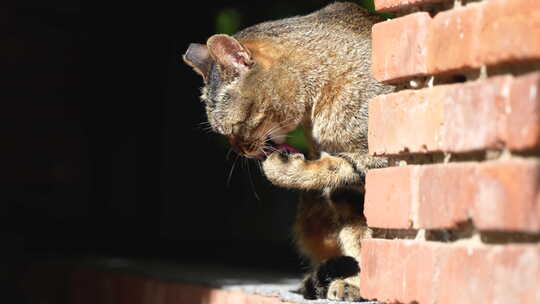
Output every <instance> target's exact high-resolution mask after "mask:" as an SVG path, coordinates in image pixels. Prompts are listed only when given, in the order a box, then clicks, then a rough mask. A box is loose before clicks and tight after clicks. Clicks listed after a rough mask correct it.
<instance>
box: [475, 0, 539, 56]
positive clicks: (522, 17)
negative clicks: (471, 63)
mask: <svg viewBox="0 0 540 304" xmlns="http://www.w3.org/2000/svg"><path fill="white" fill-rule="evenodd" d="M482 7H483V14H482V17H481V18H479V20H480V26H479V27H478V28H477V32H476V35H477V39H478V44H477V45H476V52H475V54H476V60H475V61H476V62H482V63H484V64H487V65H493V64H498V63H505V62H515V61H526V60H530V59H540V1H538V0H512V1H506V0H493V1H484V2H482ZM475 30H476V29H475Z"/></svg>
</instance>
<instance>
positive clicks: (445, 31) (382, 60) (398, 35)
mask: <svg viewBox="0 0 540 304" xmlns="http://www.w3.org/2000/svg"><path fill="white" fill-rule="evenodd" d="M391 2H393V1H391ZM538 60H540V1H536V0H512V1H507V0H490V1H482V2H478V3H471V4H468V5H466V6H463V7H458V8H455V9H452V10H448V11H444V12H441V13H439V14H437V15H436V16H435V17H434V18H430V17H429V15H427V14H426V13H415V14H412V15H407V16H404V17H400V18H396V19H393V20H390V21H385V22H381V23H378V24H376V25H375V26H373V63H372V65H373V67H372V69H373V75H374V76H375V78H377V79H378V80H380V81H384V82H388V83H392V82H399V81H403V80H407V79H409V78H412V77H415V76H418V75H439V74H446V73H450V72H457V71H466V70H470V69H477V68H480V67H481V66H483V65H487V66H496V65H501V64H509V63H523V62H533V61H538Z"/></svg>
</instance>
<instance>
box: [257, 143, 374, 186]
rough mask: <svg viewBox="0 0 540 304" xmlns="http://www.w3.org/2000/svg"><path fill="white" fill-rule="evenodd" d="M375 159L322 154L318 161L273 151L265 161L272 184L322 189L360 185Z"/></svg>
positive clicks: (346, 154) (354, 154)
mask: <svg viewBox="0 0 540 304" xmlns="http://www.w3.org/2000/svg"><path fill="white" fill-rule="evenodd" d="M376 161H377V160H376V159H375V158H373V157H371V156H369V155H361V154H356V153H341V154H336V155H330V154H328V153H324V152H323V153H321V157H320V158H319V159H317V160H306V159H305V158H304V156H303V155H302V154H289V155H283V154H281V153H279V152H274V153H272V154H271V155H270V156H269V157H268V158H267V159H266V160H265V161H264V162H263V163H262V164H263V170H264V173H265V175H266V177H267V178H268V179H269V180H270V182H272V183H273V184H275V185H277V186H281V187H286V188H295V189H305V190H317V189H318V190H322V189H328V188H335V187H339V186H343V185H351V184H359V183H360V182H362V180H363V177H364V174H365V172H366V171H367V169H368V168H370V167H371V165H372V164H374V163H376Z"/></svg>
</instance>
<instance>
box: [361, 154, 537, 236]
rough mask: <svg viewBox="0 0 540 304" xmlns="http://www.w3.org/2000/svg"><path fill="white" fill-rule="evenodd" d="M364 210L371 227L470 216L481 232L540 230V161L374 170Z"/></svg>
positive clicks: (427, 225) (448, 222)
mask: <svg viewBox="0 0 540 304" xmlns="http://www.w3.org/2000/svg"><path fill="white" fill-rule="evenodd" d="M392 191H396V192H397V193H390V192H392ZM390 211H391V212H390ZM364 213H365V215H366V217H367V223H368V225H369V226H370V227H380V228H396V229H403V228H410V227H413V228H423V229H447V228H457V227H458V226H459V224H460V223H463V222H466V221H468V220H469V219H471V220H472V221H473V223H474V225H475V227H476V228H478V229H480V230H512V231H528V232H538V231H540V161H538V160H534V159H509V160H497V161H489V162H482V163H477V162H464V163H449V164H436V165H422V166H420V165H413V166H404V167H390V168H383V169H374V170H370V171H369V172H368V174H367V177H366V197H365V209H364Z"/></svg>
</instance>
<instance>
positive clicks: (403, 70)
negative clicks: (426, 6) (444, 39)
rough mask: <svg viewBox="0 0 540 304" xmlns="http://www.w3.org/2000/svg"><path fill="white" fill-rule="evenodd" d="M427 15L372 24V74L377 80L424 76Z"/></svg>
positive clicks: (429, 19) (427, 27)
mask: <svg viewBox="0 0 540 304" xmlns="http://www.w3.org/2000/svg"><path fill="white" fill-rule="evenodd" d="M430 21H431V17H430V16H429V14H428V13H416V14H411V15H408V16H405V17H402V18H397V19H393V20H388V21H385V22H381V23H378V24H375V25H374V26H373V29H372V32H373V33H372V35H373V40H372V41H373V52H372V69H373V75H374V76H375V78H376V79H378V80H380V81H387V80H393V81H399V79H400V78H402V77H409V76H418V75H424V74H426V73H427V60H426V56H427V49H426V47H427V39H428V32H429V22H430Z"/></svg>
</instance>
